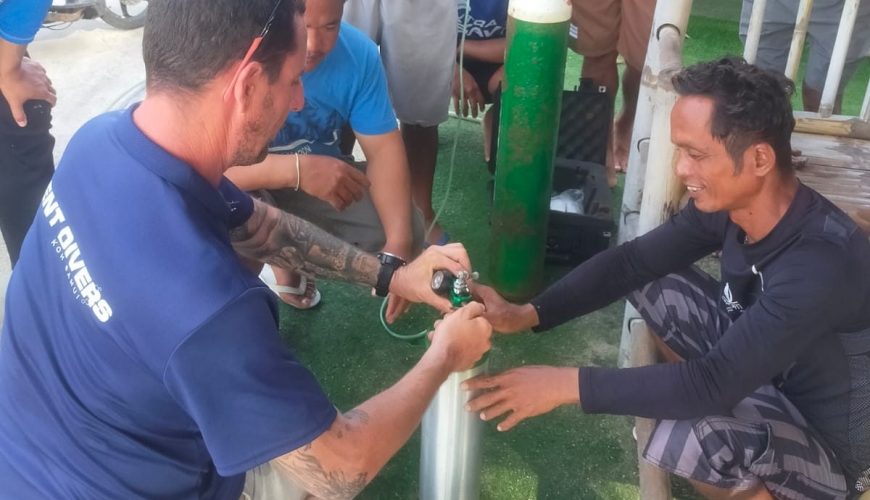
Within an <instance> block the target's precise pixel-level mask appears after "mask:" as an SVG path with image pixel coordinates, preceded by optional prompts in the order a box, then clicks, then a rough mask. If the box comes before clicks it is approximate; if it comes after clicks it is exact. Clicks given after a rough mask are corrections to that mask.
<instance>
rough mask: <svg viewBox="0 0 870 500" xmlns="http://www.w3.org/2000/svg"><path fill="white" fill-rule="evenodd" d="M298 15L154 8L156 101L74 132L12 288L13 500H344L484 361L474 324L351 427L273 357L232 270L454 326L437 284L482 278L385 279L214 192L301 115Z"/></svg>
mask: <svg viewBox="0 0 870 500" xmlns="http://www.w3.org/2000/svg"><path fill="white" fill-rule="evenodd" d="M301 11H302V6H301V3H300V2H297V1H295V0H277V1H276V0H245V1H243V0H186V1H184V2H177V1H173V0H155V1H152V2H150V5H149V11H148V21H147V25H146V28H145V35H144V39H143V55H144V59H145V67H146V72H147V85H148V87H147V97H146V99H145V100H144V101H143V102H142V103H141V104H139V105H136V106H133V107H132V108H130V109H128V110H126V111H122V112H117V113H110V114H106V115H103V116H100V117H97V118H96V119H94V120H92V121H91V122H89V123H88V124H86V125H85V126H84V127H83V128H82V129H81V130H79V131H78V133H77V134H76V135H75V137H74V138H73V139H72V141H71V142H70V144H69V146H68V148H67V151H66V152H65V154H64V157H63V159H62V161H61V163H60V166H59V168H58V171H57V175H56V176H55V178H54V179H53V181H52V183H51V185H50V186H49V188H48V190H47V191H46V192H45V195H44V196H43V198H42V203H41V207H40V209H39V211H38V214H37V217H36V220H35V222H34V225H33V226H32V229H31V232H30V236H29V237H28V239H27V241H26V243H25V249H26V251H25V252H24V253H23V258H22V259H21V260H20V261H19V264H18V267H17V268H16V271H15V273H14V274H13V276H12V280H11V283H10V287H9V292H8V297H7V304H6V322H5V324H4V325H3V334H2V339H0V442H2V443H3V445H2V446H0V485H2V495H3V496H6V497H8V498H89V499H91V498H221V499H223V498H226V499H230V498H232V499H237V498H239V497H240V496H241V495H243V494H244V495H245V496H246V497H247V498H298V497H302V496H304V495H306V494H311V495H314V496H317V497H322V498H347V497H351V496H353V495H355V494H356V493H358V492H359V491H360V489H361V488H363V487H364V486H365V485H366V484H367V483H368V482H369V481H370V480H371V479H372V478H373V476H374V475H375V474H377V472H378V470H379V469H380V468H381V467H382V466H383V465H384V464H385V463H386V461H387V460H388V459H389V458H390V457H391V456H392V455H393V453H395V451H396V450H397V449H398V448H399V447H400V446H401V445H402V444H403V443H404V442H405V441H406V440H407V438H408V437H409V436H410V434H411V433H412V431H413V430H414V428H415V427H416V426H417V424H418V422H419V420H420V417H421V415H422V413H423V411H424V410H425V408H426V405H427V404H428V401H429V400H430V399H431V397H432V396H433V395H434V393H435V391H436V390H437V388H438V387H439V385H440V384H441V383H442V382H443V380H444V379H445V378H446V376H447V375H448V374H449V373H450V372H452V371H455V370H458V369H463V368H465V367H468V366H470V365H471V364H472V363H473V362H475V361H476V360H477V359H479V358H480V356H481V355H482V354H483V353H484V352H485V351H486V349H487V348H488V345H489V333H490V327H489V324H488V323H487V322H486V321H485V320H484V319H483V318H482V317H481V314H482V312H483V308H482V306H481V305H479V304H472V305H470V306H468V307H466V308H463V309H461V310H459V311H457V312H454V313H451V314H448V315H447V316H446V318H445V319H444V320H443V321H442V322H441V323H440V324H439V325H438V326H437V327H436V329H435V332H434V334H433V337H432V345H431V347H430V348H429V349H428V350H427V351H426V353H425V354H424V356H423V358H422V359H421V360H420V362H419V363H418V364H417V366H415V367H414V368H413V369H412V370H411V371H410V372H409V373H408V374H407V375H406V376H405V377H404V378H403V379H402V380H401V381H400V382H398V383H397V384H396V385H395V386H393V387H392V388H390V389H387V390H386V391H384V392H383V393H381V394H379V395H377V396H375V397H374V398H372V399H370V400H369V401H366V402H365V403H363V404H361V405H360V406H359V407H357V408H356V409H354V410H352V411H350V412H347V413H344V414H341V413H338V412H337V411H336V409H335V408H334V407H333V405H332V404H331V403H330V402H329V400H328V399H327V397H326V396H325V395H324V394H323V392H322V390H321V389H320V387H319V386H318V384H317V381H316V380H315V378H314V377H313V375H312V374H311V373H310V372H309V371H308V370H306V369H305V368H304V367H303V366H302V365H300V364H299V362H298V361H297V360H296V359H295V358H294V356H293V355H292V354H291V353H290V352H288V351H287V349H286V348H285V347H284V346H283V345H282V343H281V341H280V338H279V336H278V331H277V321H276V319H277V318H276V306H275V301H274V298H272V296H271V294H270V292H269V290H268V289H267V288H266V287H264V286H263V285H262V284H261V283H260V282H259V280H258V279H257V278H256V277H255V276H254V275H253V274H251V273H250V272H248V271H247V270H246V269H245V268H244V267H243V266H242V265H241V264H240V261H239V259H238V257H237V256H236V253H235V251H239V252H241V253H243V254H244V255H245V256H246V257H252V258H258V259H261V260H267V261H269V262H270V263H273V264H276V265H291V264H292V265H294V266H295V267H294V268H297V269H301V270H303V272H307V273H311V274H315V273H316V274H321V275H330V276H332V277H340V278H344V279H346V280H351V281H356V282H359V283H362V284H366V285H369V286H374V287H375V288H376V290H377V291H378V292H379V293H381V294H385V293H386V291H387V290H389V291H390V292H392V293H396V294H398V295H401V296H402V297H404V298H406V299H408V300H412V301H418V302H419V301H425V302H428V303H430V304H432V305H434V306H436V307H439V308H441V309H443V310H446V309H448V308H449V305H448V304H447V303H446V301H444V300H443V299H436V298H435V296H434V294H433V293H432V292H431V290H429V288H428V280H429V278H430V277H431V273H432V271H433V270H434V269H435V268H447V269H450V270H452V271H454V272H458V271H459V270H462V269H469V268H470V264H469V262H468V256H467V255H466V253H465V251H464V249H463V248H462V246H461V245H455V246H450V247H443V248H433V249H431V250H428V251H427V252H426V253H424V254H423V255H422V256H421V257H420V258H418V259H417V260H415V261H414V262H412V263H411V264H409V265H408V266H405V267H401V268H395V267H393V266H390V265H387V264H384V265H381V264H380V262H379V261H378V260H377V259H376V258H375V257H374V256H372V255H369V254H365V253H362V252H360V251H358V250H356V249H355V248H354V247H353V246H351V245H349V244H346V243H343V242H341V241H339V240H336V239H335V238H333V237H332V236H330V235H328V234H327V233H325V232H323V231H321V230H320V229H318V228H317V227H315V226H313V225H311V224H309V223H306V222H304V221H302V220H300V219H298V218H296V217H294V216H291V215H289V214H286V213H283V212H280V211H278V210H277V209H275V208H272V207H268V206H266V205H264V204H262V203H260V202H254V201H252V200H251V199H250V198H249V197H248V196H247V195H245V194H244V193H242V192H241V191H240V190H239V189H238V188H236V187H235V186H233V185H232V183H230V182H229V181H227V180H226V179H225V178H224V177H223V171H224V170H225V169H226V168H227V167H228V166H230V165H245V164H252V163H255V162H257V161H259V160H261V159H262V157H263V154H264V152H265V148H266V145H267V143H268V141H269V140H270V139H271V138H272V137H273V136H274V134H275V132H276V131H277V129H278V127H279V126H280V125H281V123H282V121H283V119H284V117H285V116H286V114H287V112H288V111H289V110H290V109H292V108H295V109H298V108H299V107H300V106H301V104H302V88H301V85H300V83H299V77H300V74H301V72H302V68H303V64H304V57H305V31H304V30H303V29H302V18H301ZM264 26H265V28H264ZM258 33H259V34H260V36H258ZM252 42H253V43H252Z"/></svg>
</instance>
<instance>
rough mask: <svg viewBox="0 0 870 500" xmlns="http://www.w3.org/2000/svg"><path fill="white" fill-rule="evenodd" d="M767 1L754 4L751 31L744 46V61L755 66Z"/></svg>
mask: <svg viewBox="0 0 870 500" xmlns="http://www.w3.org/2000/svg"><path fill="white" fill-rule="evenodd" d="M766 5H767V0H755V1H754V2H753V3H752V14H751V15H750V16H749V30H748V31H747V32H746V43H744V44H743V59H746V61H747V62H749V63H752V64H754V63H755V57H756V55H758V42H759V41H760V40H761V25H762V24H763V23H764V7H765V6H766Z"/></svg>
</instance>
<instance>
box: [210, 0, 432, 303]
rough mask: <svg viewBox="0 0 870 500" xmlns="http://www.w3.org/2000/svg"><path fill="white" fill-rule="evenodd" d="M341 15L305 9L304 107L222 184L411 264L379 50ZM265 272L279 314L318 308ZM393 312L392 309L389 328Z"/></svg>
mask: <svg viewBox="0 0 870 500" xmlns="http://www.w3.org/2000/svg"><path fill="white" fill-rule="evenodd" d="M343 7H344V0H309V1H308V2H306V5H305V16H304V19H305V27H306V30H307V32H308V47H307V56H306V60H305V74H304V75H302V83H303V85H304V87H305V104H304V106H303V107H302V109H301V110H295V111H293V112H291V113H290V114H289V115H288V116H287V118H286V121H285V123H284V125H283V127H281V130H280V132H279V133H278V135H277V137H275V139H274V141H273V142H272V144H271V147H270V148H269V152H270V154H269V155H268V156H267V157H266V159H265V160H264V161H263V162H261V163H258V164H256V165H251V166H247V167H239V168H231V169H229V170H228V171H227V177H228V178H229V179H230V180H232V181H233V183H235V184H236V185H237V186H239V187H240V188H242V189H244V190H246V191H253V190H261V189H265V190H268V196H269V197H271V198H272V200H273V201H274V203H275V204H276V205H277V206H278V207H280V208H281V209H283V210H286V211H288V212H290V213H292V214H294V215H297V216H299V217H302V218H304V219H305V220H308V221H311V222H313V223H315V224H317V225H318V226H319V227H321V228H323V229H325V230H327V231H328V232H330V233H332V234H334V235H336V236H338V237H339V238H341V239H343V240H345V241H347V242H350V243H353V244H354V245H356V246H357V247H359V248H361V249H362V250H365V251H367V252H378V251H384V252H387V253H390V254H392V255H395V256H397V257H399V258H402V259H410V258H412V257H413V256H414V255H415V254H417V253H419V251H420V248H421V246H422V244H423V219H422V216H421V215H420V214H419V213H416V212H415V213H414V214H415V215H416V216H415V217H412V204H411V181H410V173H409V171H408V160H407V157H406V155H405V146H404V143H403V142H402V135H401V133H400V132H399V128H398V122H397V121H396V115H395V113H394V112H393V106H392V104H391V102H390V96H389V90H388V89H387V79H386V77H385V76H384V68H383V65H382V64H381V58H380V55H379V54H378V48H377V46H376V45H375V44H374V42H372V41H371V40H370V39H369V38H368V37H367V36H366V35H364V34H363V33H362V32H360V31H359V30H357V29H356V28H354V27H353V26H351V25H349V24H345V23H342V22H341V15H342V10H343ZM346 125H350V127H351V128H352V129H353V132H354V135H355V136H356V138H357V139H358V140H359V143H360V146H361V147H362V150H363V153H365V156H366V159H367V165H361V167H363V168H357V166H355V165H353V164H351V163H348V162H347V160H346V159H345V158H344V157H343V156H342V152H341V135H342V130H343V128H344V127H345V126H346ZM273 270H274V273H275V278H276V285H277V286H273V290H275V291H276V292H278V293H280V297H281V299H282V300H284V302H286V303H287V304H289V305H291V306H294V307H297V308H300V309H308V308H310V307H314V306H315V305H317V303H318V302H319V301H320V293H319V292H318V291H317V290H316V288H315V287H314V283H313V282H312V281H310V280H306V279H305V277H304V276H302V277H301V278H300V275H299V274H298V273H297V272H296V270H295V269H281V268H278V267H274V268H273ZM267 276H268V275H267ZM264 279H267V280H268V281H271V280H270V278H268V277H266V278H264ZM400 307H401V304H398V303H397V302H396V301H395V300H391V303H390V308H389V310H388V319H391V318H392V317H394V316H395V315H396V312H397V311H398V309H399V308H400Z"/></svg>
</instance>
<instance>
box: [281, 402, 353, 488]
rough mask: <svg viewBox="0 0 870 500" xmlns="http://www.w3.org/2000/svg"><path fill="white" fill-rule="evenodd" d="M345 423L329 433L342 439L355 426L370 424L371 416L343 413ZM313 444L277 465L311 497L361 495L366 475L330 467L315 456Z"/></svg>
mask: <svg viewBox="0 0 870 500" xmlns="http://www.w3.org/2000/svg"><path fill="white" fill-rule="evenodd" d="M344 417H345V419H346V422H345V423H344V424H338V423H336V425H337V426H339V427H343V429H342V428H333V429H330V430H329V431H327V432H332V433H334V434H335V439H338V440H342V439H344V438H345V435H346V434H347V433H348V432H351V431H352V427H356V426H361V425H362V426H364V425H366V424H368V421H369V416H368V414H367V413H366V412H364V411H362V410H352V411H350V412H347V413H345V414H344ZM313 448H314V447H313V446H312V444H311V443H309V444H307V445H305V446H303V447H302V448H299V449H298V450H296V451H294V452H291V453H289V454H287V455H285V456H283V457H281V458H279V459H277V460H276V461H275V462H274V463H275V464H276V465H277V467H279V468H280V469H282V470H283V471H284V472H286V473H289V474H290V475H291V476H292V477H294V478H295V479H296V480H297V482H298V483H299V484H300V486H303V487H304V488H305V489H306V491H307V492H308V494H309V495H311V496H313V497H315V498H325V499H349V498H353V497H355V496H356V495H358V494H359V493H360V492H361V491H362V489H363V488H365V486H366V485H367V484H368V482H369V479H370V478H369V476H368V474H366V473H365V472H359V471H350V472H348V471H344V470H341V468H340V466H339V467H328V466H326V465H324V463H323V462H324V461H323V460H322V459H321V458H318V457H317V456H316V454H315V453H314V450H313Z"/></svg>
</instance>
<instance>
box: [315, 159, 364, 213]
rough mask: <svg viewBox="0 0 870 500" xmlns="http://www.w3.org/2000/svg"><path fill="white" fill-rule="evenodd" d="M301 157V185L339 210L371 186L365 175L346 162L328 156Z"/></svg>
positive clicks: (360, 196)
mask: <svg viewBox="0 0 870 500" xmlns="http://www.w3.org/2000/svg"><path fill="white" fill-rule="evenodd" d="M301 158H302V161H303V163H302V164H301V165H300V169H299V172H300V175H301V179H299V188H300V189H301V190H303V191H305V192H306V193H308V194H310V195H311V196H314V197H316V198H320V199H321V200H323V201H325V202H327V203H329V204H330V205H332V206H333V208H335V209H336V210H338V211H339V212H340V211H342V210H344V209H345V208H347V206H348V205H350V204H351V203H354V202H356V201H359V200H361V199H362V197H363V196H364V195H365V194H366V192H367V191H368V189H369V186H370V183H369V180H368V178H367V177H366V175H365V174H364V173H362V172H360V171H359V170H358V169H356V168H354V167H353V166H352V165H348V164H347V162H345V161H342V160H340V159H338V158H333V157H332V156H325V155H305V156H303V157H301Z"/></svg>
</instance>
